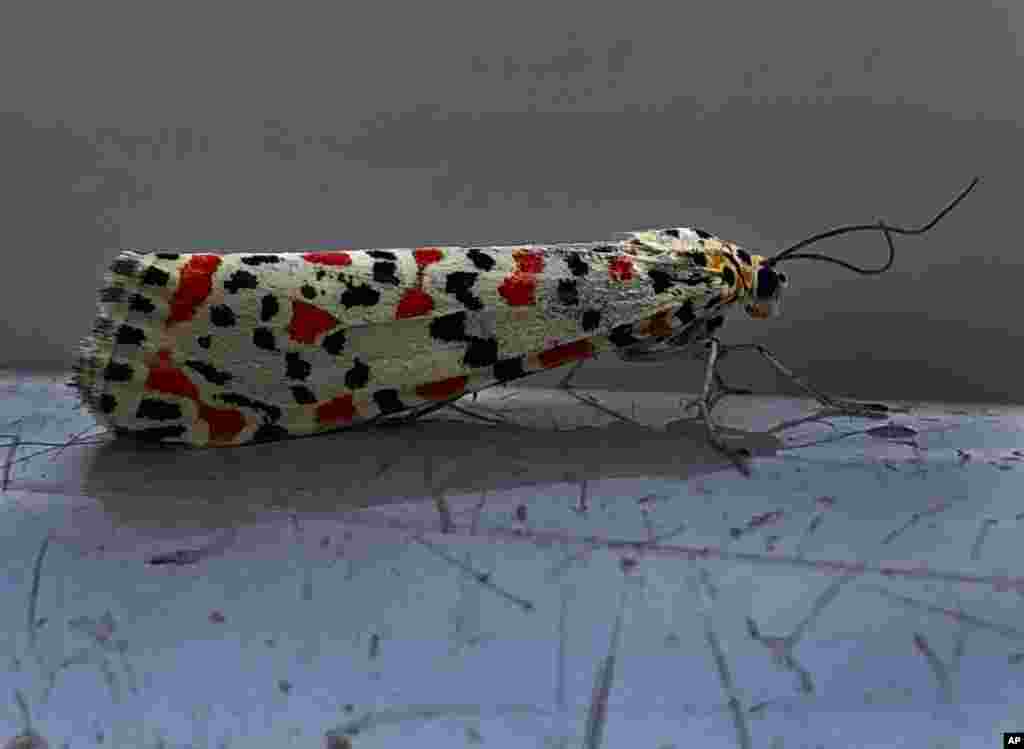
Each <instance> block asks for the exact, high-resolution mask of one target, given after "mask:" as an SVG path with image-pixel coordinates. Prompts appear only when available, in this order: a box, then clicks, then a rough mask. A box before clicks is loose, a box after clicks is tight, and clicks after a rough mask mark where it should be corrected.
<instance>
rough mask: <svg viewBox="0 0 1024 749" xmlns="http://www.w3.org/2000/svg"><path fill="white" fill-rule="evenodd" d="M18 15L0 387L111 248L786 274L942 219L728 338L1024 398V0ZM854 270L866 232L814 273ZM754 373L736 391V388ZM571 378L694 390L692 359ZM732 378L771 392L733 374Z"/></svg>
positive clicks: (815, 362) (939, 392)
mask: <svg viewBox="0 0 1024 749" xmlns="http://www.w3.org/2000/svg"><path fill="white" fill-rule="evenodd" d="M115 7H116V6H115V5H114V4H102V5H96V4H92V3H86V4H71V3H67V4H64V6H63V7H60V6H58V8H57V9H55V8H54V7H52V6H50V5H36V6H34V7H32V6H29V5H28V4H27V3H26V4H18V5H17V6H15V8H14V9H7V10H6V11H5V14H4V15H5V21H4V25H3V28H2V29H0V81H2V91H3V94H2V97H0V110H2V111H0V153H2V155H3V158H2V169H0V198H2V209H0V216H2V220H0V236H2V243H0V247H2V249H0V252H2V258H3V266H2V267H3V269H4V270H3V271H2V272H0V347H2V349H0V350H2V351H3V361H2V362H0V366H7V367H18V368H32V369H55V368H63V367H66V366H67V365H68V364H69V362H70V360H71V351H72V349H73V347H74V345H75V343H76V341H77V339H78V338H79V337H80V336H81V335H83V334H85V333H86V332H87V330H88V328H89V325H90V321H91V316H92V314H93V309H94V302H93V298H94V293H95V289H96V285H97V284H98V282H99V279H100V277H101V270H102V266H103V265H104V264H105V263H106V262H107V261H108V259H109V258H110V257H112V255H113V254H114V251H115V248H116V247H118V246H133V247H178V246H180V247H194V248H200V247H201V248H214V247H231V248H254V247H279V248H284V247H297V246H309V245H320V244H327V243H337V244H340V245H348V246H383V247H400V246H409V245H415V244H418V243H422V242H425V241H430V240H436V241H444V240H449V241H451V240H460V239H469V240H486V239H505V238H508V239H516V238H537V239H558V238H568V239H583V238H595V239H597V238H603V237H605V236H607V235H608V234H610V233H611V232H615V231H620V230H623V229H630V228H636V227H640V226H644V225H649V224H666V223H675V224H683V225H695V226H701V227H703V228H707V229H709V230H711V231H714V232H716V233H718V234H720V235H722V236H723V237H726V238H729V239H732V240H734V241H738V242H740V243H743V244H745V245H747V246H749V247H751V248H754V249H760V250H762V251H766V252H772V251H774V250H775V249H777V248H779V247H782V246H784V245H786V244H788V243H790V242H793V241H795V240H798V239H800V238H802V237H803V236H805V235H807V234H809V233H812V232H814V231H817V230H820V229H823V228H827V227H829V226H831V225H833V224H837V223H845V222H851V221H853V222H860V221H872V220H874V219H875V218H876V217H879V216H884V217H885V218H887V219H888V220H890V221H892V222H897V223H910V224H913V223H917V222H919V221H922V220H924V219H926V218H927V217H928V216H929V215H930V214H931V213H932V212H933V211H934V210H936V209H937V208H939V207H940V206H941V205H943V203H944V202H945V201H946V200H948V199H949V198H950V197H951V196H952V195H953V194H954V193H955V192H956V191H957V190H958V189H959V188H960V187H961V186H962V185H963V184H965V183H966V182H967V180H969V179H970V177H972V176H973V175H975V174H980V175H982V177H983V183H982V185H981V186H980V187H979V189H978V191H977V192H976V193H975V194H974V195H973V196H972V197H971V198H970V199H969V201H968V202H967V203H965V204H964V205H963V206H962V208H961V209H960V210H959V211H957V212H956V213H954V214H952V215H951V216H950V217H949V218H948V219H947V221H946V222H945V223H944V224H942V225H940V227H939V228H938V229H937V230H936V231H935V232H934V233H933V234H931V235H929V236H928V237H926V238H918V239H907V240H904V241H902V242H900V243H899V245H898V250H899V252H900V254H899V255H898V257H897V263H896V267H895V269H894V270H893V271H892V272H891V273H890V274H888V275H886V276H883V277H878V278H861V277H858V276H855V275H853V274H850V273H848V272H846V271H843V270H842V269H839V268H836V267H834V266H822V265H820V264H813V263H799V264H798V263H793V264H792V265H790V266H788V268H787V270H788V271H789V272H790V274H791V275H792V276H793V277H794V287H795V288H794V292H793V294H792V296H791V297H790V298H789V299H788V303H787V304H786V306H785V310H784V311H785V316H784V317H783V318H781V319H780V320H777V321H771V322H768V323H764V322H753V321H746V320H736V321H734V322H733V323H732V324H731V325H730V326H729V327H727V328H726V335H725V337H726V339H727V340H729V341H743V340H755V341H759V342H762V343H765V344H767V345H769V346H771V347H772V348H773V349H774V350H776V352H777V353H778V354H779V355H780V356H781V357H782V359H783V360H784V361H786V362H787V363H789V364H790V365H791V366H793V367H794V368H797V369H800V370H803V371H805V372H806V373H808V374H809V376H810V377H811V378H812V379H813V380H814V381H815V382H817V383H818V384H820V385H821V386H822V387H824V388H826V389H828V390H831V391H833V392H837V393H846V394H855V395H857V396H861V397H866V398H908V399H943V400H960V401H978V400H989V401H1007V400H1008V401H1016V402H1021V401H1024V388H1022V386H1021V384H1020V383H1021V377H1020V360H1021V336H1020V330H1021V327H1022V325H1024V323H1021V319H1022V315H1021V312H1022V310H1021V305H1020V303H1019V301H1018V300H1019V299H1020V293H1019V290H1018V284H1019V283H1020V281H1019V279H1020V271H1021V270H1022V269H1024V267H1022V260H1021V257H1020V255H1021V253H1020V248H1019V240H1018V237H1019V235H1020V226H1019V221H1020V209H1019V201H1020V195H1021V193H1022V191H1021V187H1022V177H1021V174H1022V169H1021V167H1022V160H1024V159H1022V153H1024V149H1022V139H1021V123H1022V122H1024V97H1021V95H1020V91H1021V80H1024V64H1022V44H1024V43H1022V38H1021V29H1022V28H1024V6H1022V5H1021V4H1020V3H1017V2H1015V0H1000V1H999V2H994V1H993V2H974V3H935V2H924V1H919V0H910V1H905V2H900V3H892V2H883V1H880V0H868V1H866V2H858V3H848V2H798V1H796V0H782V1H777V2H773V3H753V2H708V3H700V4H698V3H664V2H650V3H638V2H632V3H607V4H605V3H578V2H563V3H550V2H548V3H529V2H516V3H488V2H481V3H463V4H455V3H451V2H442V1H441V0H435V2H430V3H393V2H391V3H357V4H349V3H333V4H330V5H327V4H316V5H314V4H308V5H305V4H287V5H285V4H278V3H273V4H263V5H259V4H254V3H245V4H242V3H238V4H234V3H231V4H229V3H216V4H195V5H193V4H183V3H173V4H161V5H150V4H128V3H124V4H121V7H120V8H118V9H117V10H114V8H115ZM819 249H821V250H822V251H827V252H830V253H837V254H841V255H842V256H844V257H846V258H848V259H850V260H853V261H854V262H858V263H860V264H866V265H874V264H877V262H880V261H881V260H883V259H884V257H885V249H884V244H883V242H882V241H881V240H880V239H879V238H878V237H874V236H863V237H858V238H850V239H844V240H839V241H835V242H833V243H830V244H829V245H827V246H823V247H820V248H819ZM741 370H742V371H741ZM583 372H584V373H583V374H581V376H580V378H579V382H580V383H582V384H586V385H595V386H596V385H616V386H628V387H633V388H636V389H651V390H668V389H675V388H682V389H692V388H693V387H694V386H695V385H696V382H697V378H698V377H699V368H698V367H697V366H696V365H693V364H690V365H681V366H673V365H662V366H637V365H633V366H632V367H630V366H627V365H624V364H621V363H619V362H617V361H612V362H598V363H592V364H590V365H588V367H587V368H585V369H584V371H583ZM727 372H728V373H729V374H730V375H731V376H730V378H729V379H731V380H735V381H737V382H738V383H739V382H745V383H747V384H753V385H756V386H758V387H762V388H765V389H774V388H777V387H778V386H779V383H778V382H777V381H776V380H775V379H774V377H773V376H772V375H771V373H770V372H769V371H768V369H767V367H765V366H762V365H761V364H759V363H756V362H755V361H753V360H748V359H746V358H744V359H740V358H739V357H738V356H737V358H736V360H735V361H733V362H731V366H730V365H727Z"/></svg>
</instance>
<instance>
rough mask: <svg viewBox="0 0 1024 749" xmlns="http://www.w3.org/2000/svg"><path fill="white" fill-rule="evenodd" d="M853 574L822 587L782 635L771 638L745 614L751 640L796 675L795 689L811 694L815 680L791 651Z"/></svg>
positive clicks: (776, 662) (777, 663) (782, 666)
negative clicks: (808, 608) (786, 632)
mask: <svg viewBox="0 0 1024 749" xmlns="http://www.w3.org/2000/svg"><path fill="white" fill-rule="evenodd" d="M854 577H855V575H846V576H844V577H843V578H841V579H839V580H836V581H834V582H833V583H831V584H830V585H829V586H828V587H827V588H825V590H824V591H822V592H821V594H820V595H819V596H818V597H817V598H816V599H815V600H814V604H813V605H812V606H811V610H810V611H809V612H808V613H807V615H806V616H805V617H804V618H803V619H801V620H800V621H799V622H798V623H797V625H796V627H795V628H794V629H793V631H792V632H791V633H790V634H788V635H786V636H785V637H771V636H767V635H764V634H762V633H761V632H760V630H759V628H758V626H757V622H755V621H754V619H753V617H749V616H748V617H747V632H748V634H749V635H750V637H751V639H753V640H755V641H756V642H759V643H761V644H762V645H764V646H765V647H766V648H768V650H769V651H770V652H771V654H772V662H773V663H774V664H775V665H776V666H779V667H780V668H784V669H786V670H787V671H790V672H792V673H794V674H796V677H797V680H798V689H799V691H801V692H803V693H804V694H813V693H814V680H813V678H812V676H811V672H810V671H809V670H807V669H806V668H805V667H804V666H803V665H802V664H801V663H800V662H799V661H798V660H797V659H796V656H795V655H794V654H793V650H794V649H795V648H796V646H797V645H799V644H800V641H801V640H802V639H803V637H804V635H805V634H807V632H808V630H809V629H810V627H811V625H812V624H813V623H814V621H815V620H816V619H817V618H818V617H819V616H821V613H822V612H823V611H824V610H825V608H826V607H828V606H829V604H831V603H832V602H833V601H835V599H836V597H837V596H838V595H839V592H840V590H841V589H842V587H843V586H844V585H845V584H846V583H848V582H849V581H850V580H852V579H854Z"/></svg>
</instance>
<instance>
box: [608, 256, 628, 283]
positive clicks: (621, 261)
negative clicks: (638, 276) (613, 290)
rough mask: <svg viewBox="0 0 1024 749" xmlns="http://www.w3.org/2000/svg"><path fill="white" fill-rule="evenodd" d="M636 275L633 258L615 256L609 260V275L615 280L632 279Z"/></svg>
mask: <svg viewBox="0 0 1024 749" xmlns="http://www.w3.org/2000/svg"><path fill="white" fill-rule="evenodd" d="M634 275H635V274H634V270H633V261H632V260H629V259H628V258H624V257H615V258H612V259H611V260H610V261H609V262H608V277H609V278H611V279H612V280H613V281H630V280H632V279H633V276H634Z"/></svg>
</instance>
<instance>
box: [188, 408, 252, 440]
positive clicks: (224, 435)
mask: <svg viewBox="0 0 1024 749" xmlns="http://www.w3.org/2000/svg"><path fill="white" fill-rule="evenodd" d="M198 405H199V418H200V419H202V420H203V421H205V422H206V423H207V425H209V427H210V439H211V440H213V441H215V442H226V441H230V440H233V439H234V438H235V437H237V436H238V434H239V432H241V431H242V430H243V429H245V417H244V416H243V415H242V412H241V411H239V410H238V409H237V408H214V407H213V406H208V405H206V404H205V403H202V402H200V403H199V404H198Z"/></svg>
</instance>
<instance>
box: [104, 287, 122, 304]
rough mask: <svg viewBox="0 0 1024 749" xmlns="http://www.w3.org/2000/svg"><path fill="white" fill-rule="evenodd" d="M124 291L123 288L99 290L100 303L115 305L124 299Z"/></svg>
mask: <svg viewBox="0 0 1024 749" xmlns="http://www.w3.org/2000/svg"><path fill="white" fill-rule="evenodd" d="M124 295H125V289H124V287H123V286H108V287H106V288H104V289H100V301H101V302H107V303H109V304H116V303H118V302H120V301H121V300H122V299H124Z"/></svg>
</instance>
